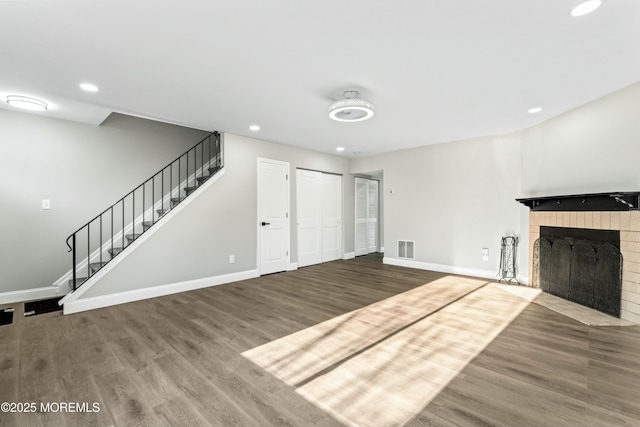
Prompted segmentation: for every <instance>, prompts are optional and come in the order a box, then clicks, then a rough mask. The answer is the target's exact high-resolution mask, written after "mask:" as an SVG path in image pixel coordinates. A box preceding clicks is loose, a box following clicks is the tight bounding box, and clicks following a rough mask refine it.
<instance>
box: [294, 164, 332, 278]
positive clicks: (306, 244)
mask: <svg viewBox="0 0 640 427" xmlns="http://www.w3.org/2000/svg"><path fill="white" fill-rule="evenodd" d="M296 194H297V224H298V266H299V267H305V266H307V265H313V264H320V263H321V262H327V261H333V260H336V259H340V258H341V257H342V177H341V176H340V175H333V174H328V173H322V172H318V171H309V170H303V169H298V170H297V172H296Z"/></svg>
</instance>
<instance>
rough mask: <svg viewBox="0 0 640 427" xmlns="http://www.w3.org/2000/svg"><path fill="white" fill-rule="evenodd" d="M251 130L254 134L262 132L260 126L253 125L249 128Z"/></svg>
mask: <svg viewBox="0 0 640 427" xmlns="http://www.w3.org/2000/svg"><path fill="white" fill-rule="evenodd" d="M249 130H250V131H253V132H258V131H259V130H260V126H258V125H251V126H249Z"/></svg>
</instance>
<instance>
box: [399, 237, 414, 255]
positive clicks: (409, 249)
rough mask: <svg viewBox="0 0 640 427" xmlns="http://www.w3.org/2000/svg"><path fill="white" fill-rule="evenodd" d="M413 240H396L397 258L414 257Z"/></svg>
mask: <svg viewBox="0 0 640 427" xmlns="http://www.w3.org/2000/svg"><path fill="white" fill-rule="evenodd" d="M415 245H416V242H415V241H414V240H398V258H404V259H415V258H416V254H415V250H414V248H415Z"/></svg>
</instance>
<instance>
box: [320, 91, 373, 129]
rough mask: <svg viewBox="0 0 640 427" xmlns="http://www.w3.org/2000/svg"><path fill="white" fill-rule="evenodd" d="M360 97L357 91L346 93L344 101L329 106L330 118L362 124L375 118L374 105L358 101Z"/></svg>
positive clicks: (361, 100)
mask: <svg viewBox="0 0 640 427" xmlns="http://www.w3.org/2000/svg"><path fill="white" fill-rule="evenodd" d="M358 95H359V93H358V91H356V90H348V91H346V92H345V93H344V99H341V100H339V101H336V102H334V103H333V104H331V105H330V106H329V117H331V118H332V119H333V120H337V121H339V122H361V121H363V120H367V119H370V118H371V117H373V109H374V106H373V104H372V103H370V102H369V101H365V100H363V99H358Z"/></svg>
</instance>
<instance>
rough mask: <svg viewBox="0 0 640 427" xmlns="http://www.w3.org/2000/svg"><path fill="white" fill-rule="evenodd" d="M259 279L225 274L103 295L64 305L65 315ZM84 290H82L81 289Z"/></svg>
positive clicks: (254, 272) (250, 272)
mask: <svg viewBox="0 0 640 427" xmlns="http://www.w3.org/2000/svg"><path fill="white" fill-rule="evenodd" d="M255 277H259V275H258V270H247V271H240V272H238V273H230V274H223V275H221V276H213V277H204V278H202V279H195V280H187V281H185V282H178V283H170V284H166V285H159V286H152V287H148V288H144V289H135V290H131V291H125V292H118V293H115V294H111V295H102V296H97V297H90V298H84V299H79V300H75V301H71V302H67V303H65V304H64V314H71V313H79V312H81V311H87V310H94V309H97V308H103V307H111V306H113V305H118V304H124V303H128V302H133V301H141V300H145V299H149V298H156V297H161V296H165V295H171V294H176V293H179V292H186V291H193V290H195V289H202V288H208V287H210V286H218V285H223V284H225V283H232V282H237V281H240V280H247V279H253V278H255ZM81 289H82V288H81Z"/></svg>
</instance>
